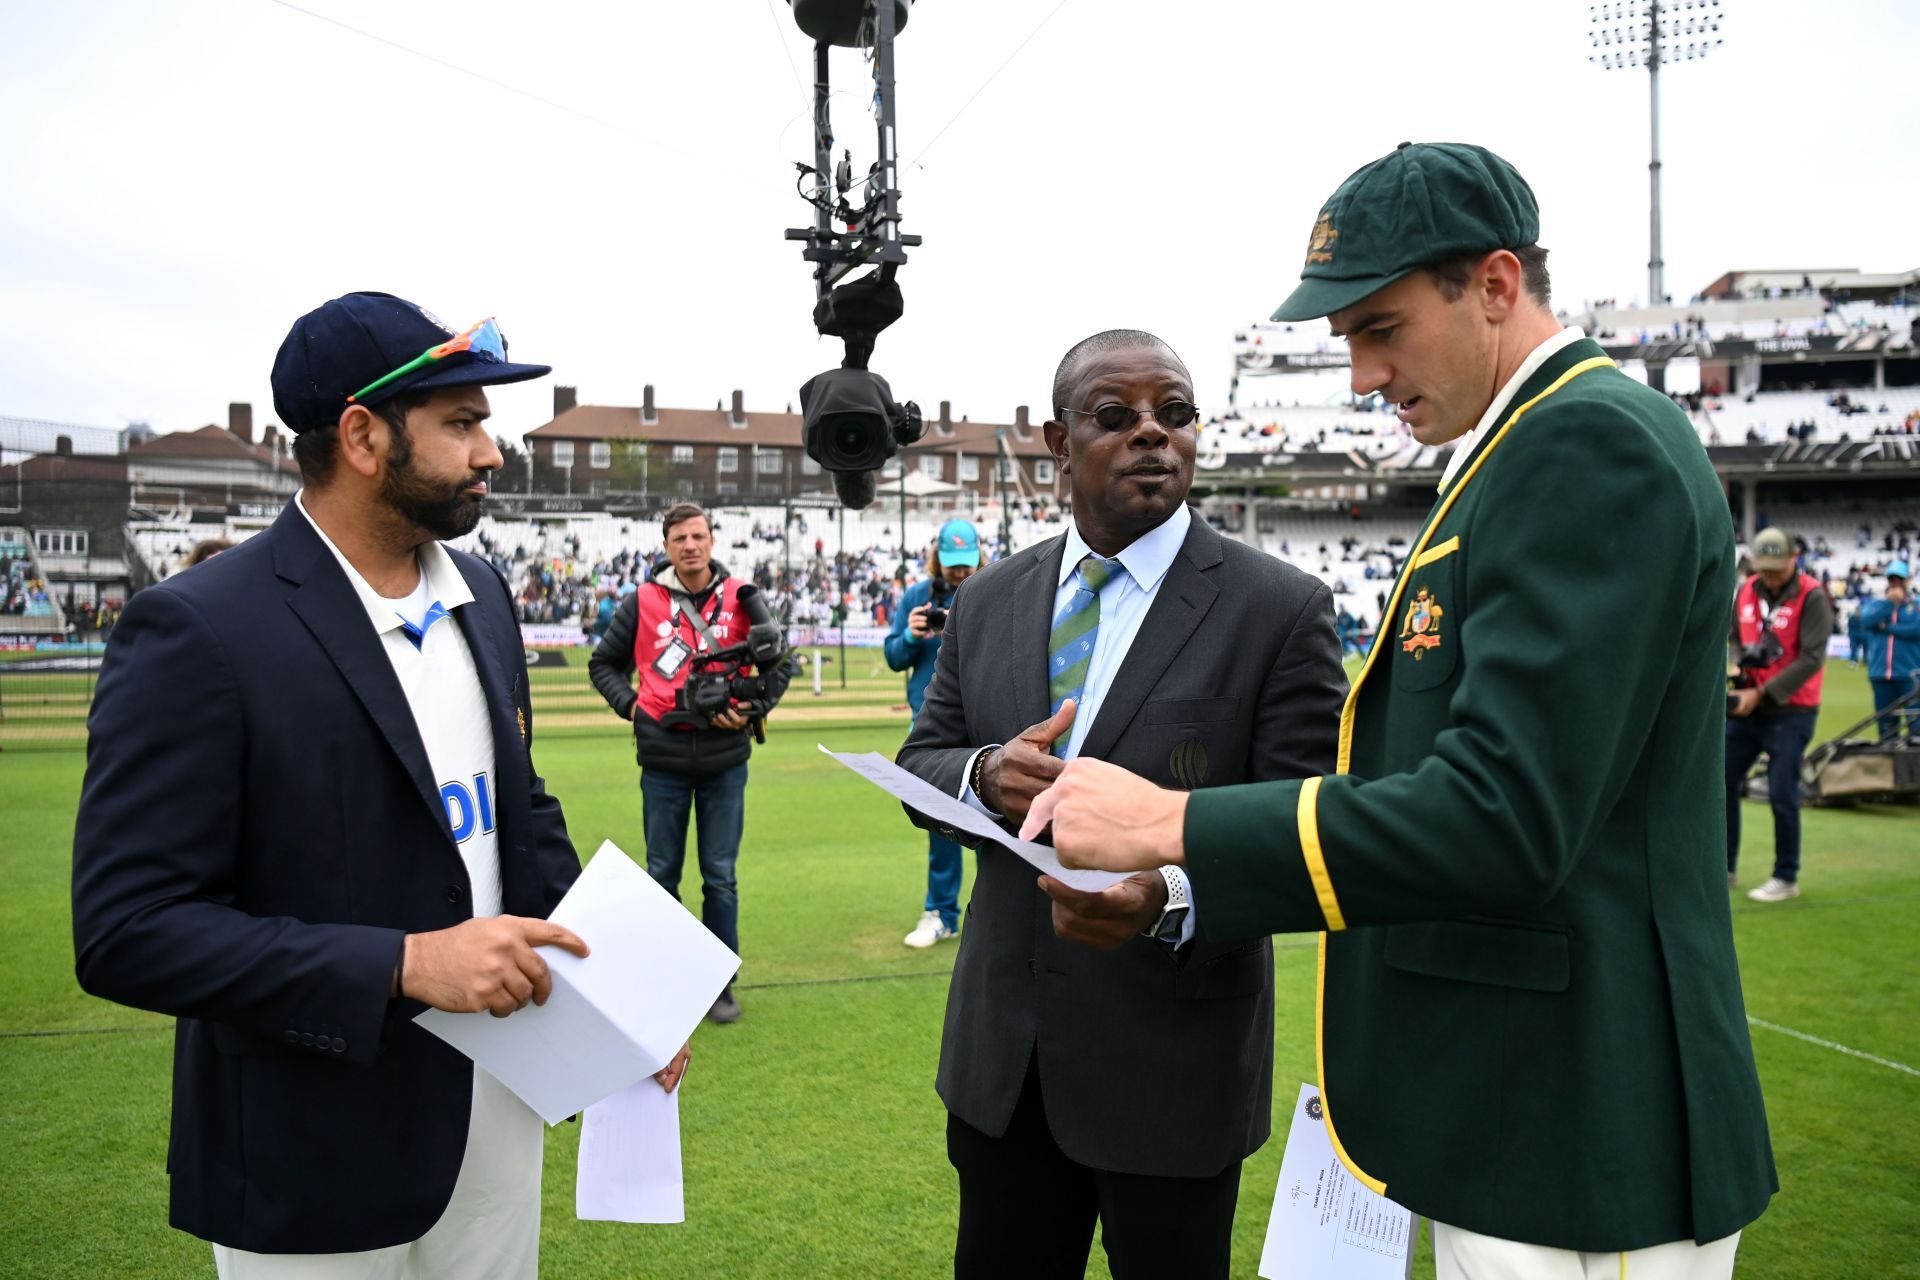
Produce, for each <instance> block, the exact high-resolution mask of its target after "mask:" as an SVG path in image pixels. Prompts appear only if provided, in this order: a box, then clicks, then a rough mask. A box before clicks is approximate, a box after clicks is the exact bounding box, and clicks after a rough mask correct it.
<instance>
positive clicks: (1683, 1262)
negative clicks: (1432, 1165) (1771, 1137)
mask: <svg viewBox="0 0 1920 1280" xmlns="http://www.w3.org/2000/svg"><path fill="white" fill-rule="evenodd" d="M1431 1225H1432V1228H1433V1273H1434V1277H1435V1280H1732V1276H1733V1255H1734V1251H1735V1250H1736V1249H1738V1248H1739V1247H1740V1233H1739V1232H1738V1231H1736V1232H1734V1233H1733V1234H1732V1235H1730V1236H1724V1237H1722V1238H1721V1239H1719V1240H1713V1241H1709V1242H1708V1243H1706V1244H1695V1243H1694V1242H1693V1241H1691V1240H1676V1241H1674V1242H1673V1243H1672V1244H1657V1245H1654V1246H1653V1247H1652V1248H1649V1249H1629V1250H1627V1251H1626V1252H1625V1253H1620V1252H1614V1253H1578V1252H1575V1251H1574V1250H1572V1249H1552V1248H1549V1247H1547V1246H1546V1245H1543V1244H1521V1243H1520V1242H1519V1241H1517V1240H1501V1239H1499V1238H1498V1237H1495V1236H1483V1235H1479V1234H1477V1233H1475V1232H1472V1231H1465V1230H1462V1229H1461V1228H1459V1227H1449V1226H1447V1225H1446V1224H1445V1223H1442V1222H1434V1223H1432V1224H1431Z"/></svg>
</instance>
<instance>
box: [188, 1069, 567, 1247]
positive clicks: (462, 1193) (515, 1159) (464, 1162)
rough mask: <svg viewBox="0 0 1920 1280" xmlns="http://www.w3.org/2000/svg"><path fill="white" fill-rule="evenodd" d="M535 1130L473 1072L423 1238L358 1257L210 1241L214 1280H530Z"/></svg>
mask: <svg viewBox="0 0 1920 1280" xmlns="http://www.w3.org/2000/svg"><path fill="white" fill-rule="evenodd" d="M545 1131H546V1126H545V1125H543V1124H541V1123H540V1117H539V1116H537V1115H535V1114H534V1113H533V1111H532V1110H531V1109H530V1108H529V1107H528V1106H527V1104H526V1103H524V1102H522V1101H520V1099H519V1098H517V1097H515V1096H514V1095H513V1094H512V1093H511V1092H509V1091H508V1089H507V1087H506V1086H505V1085H503V1084H501V1083H500V1082H499V1081H498V1080H495V1079H494V1078H493V1077H492V1076H490V1075H488V1074H487V1073H486V1072H485V1071H482V1070H481V1069H480V1068H478V1067H475V1068H474V1070H473V1113H472V1115H471V1116H470V1117H469V1119H468V1121H467V1150H466V1154H465V1155H463V1156H462V1157H461V1160H460V1176H459V1177H458V1178H456V1179H455V1180H454V1184H453V1199H451V1200H450V1201H448V1202H447V1211H446V1212H445V1213H443V1214H441V1215H440V1220H439V1221H438V1222H436V1223H434V1224H433V1227H432V1229H431V1230H429V1231H428V1232H427V1234H425V1235H423V1236H421V1237H420V1238H419V1239H418V1240H415V1241H414V1242H413V1243H411V1244H397V1245H393V1246H391V1247H390V1248H386V1249H368V1250H365V1251H363V1252H359V1253H248V1252H247V1251H246V1250H244V1249H229V1248H228V1247H227V1246H225V1245H220V1244H216V1245H215V1246H213V1265H214V1268H215V1269H216V1270H217V1271H218V1272H219V1274H220V1280H534V1278H535V1276H536V1275H537V1274H538V1273H539V1270H540V1159H541V1156H542V1154H543V1151H544V1141H545V1139H544V1138H543V1137H542V1135H543V1134H544V1133H545ZM341 1140H342V1141H345V1142H351V1141H352V1140H353V1135H352V1134H343V1135H341Z"/></svg>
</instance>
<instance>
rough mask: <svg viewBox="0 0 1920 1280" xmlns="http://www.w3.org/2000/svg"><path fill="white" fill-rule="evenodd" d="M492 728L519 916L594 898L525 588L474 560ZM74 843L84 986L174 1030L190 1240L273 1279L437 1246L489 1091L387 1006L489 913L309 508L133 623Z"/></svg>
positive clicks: (473, 630) (111, 685) (147, 596)
mask: <svg viewBox="0 0 1920 1280" xmlns="http://www.w3.org/2000/svg"><path fill="white" fill-rule="evenodd" d="M452 555H453V560H454V563H455V564H456V565H457V566H458V567H459V570H460V572H461V574H462V576H463V577H465V579H466V580H467V582H468V584H469V585H470V586H471V587H472V589H473V595H474V599H473V601H472V603H470V604H467V605H462V606H460V607H458V608H456V609H455V610H454V611H453V616H454V618H455V619H456V620H457V621H458V623H459V626H460V628H461V631H462V632H463V633H464V634H465V636H466V638H467V644H468V647H469V648H470V649H471V650H472V651H473V658H474V665H475V667H476V668H477V669H478V672H479V677H480V685H481V688H482V689H483V690H484V691H485V695H486V700H487V710H488V713H489V718H490V719H491V721H492V724H493V739H494V761H495V766H494V767H495V779H496V789H497V793H498V794H497V796H496V797H495V802H494V810H495V816H496V820H497V822H498V824H499V827H498V839H499V850H500V871H501V880H502V889H503V900H504V909H505V911H506V912H507V913H508V914H510V915H523V916H541V917H544V916H546V915H547V914H548V913H549V912H550V911H551V910H552V909H553V907H554V906H555V904H557V903H558V902H559V900H560V897H561V895H562V894H564V893H565V892H566V889H567V887H568V885H570V884H571V883H572V882H573V878H574V877H575V876H576V875H578V874H579V870H580V864H579V859H578V856H577V854H576V853H575V852H574V848H573V845H572V842H571V841H570V840H569V839H568V838H567V830H566V822H565V819H564V818H563V816H562V815H561V812H560V805H559V802H558V801H556V800H555V799H554V798H553V797H551V796H549V795H547V793H546V789H545V786H544V784H543V783H542V782H541V780H540V778H539V776H538V775H537V774H536V773H535V772H534V770H533V761H532V757H531V755H530V752H529V745H530V743H531V741H532V735H531V732H530V731H531V727H532V707H531V705H530V703H529V699H528V692H527V673H526V661H525V650H524V649H523V648H522V646H521V642H520V632H519V627H518V626H517V625H516V624H515V622H514V618H513V613H512V609H511V607H510V599H509V595H508V591H507V588H506V584H505V583H504V582H503V581H502V580H501V578H500V576H499V575H498V574H497V573H495V572H494V571H493V569H492V568H491V567H490V566H488V565H487V564H486V563H485V562H484V561H481V560H478V559H475V558H474V557H472V556H469V555H465V554H462V553H460V552H452ZM87 728H88V742H87V774H86V782H85V785H84V788H83V790H82V792H81V796H80V812H79V817H78V820H77V822H76V826H75V830H74V848H73V933H74V951H75V955H76V961H77V963H76V968H77V972H78V975H79V979H80V985H81V986H82V987H84V988H85V989H86V990H87V991H89V992H91V993H92V994H94V995H97V996H102V997H104V998H106V999H109V1000H113V1001H117V1002H119V1003H121V1004H127V1005H132V1006H134V1007H136V1008H141V1009H152V1010H155V1011H156V1012H160V1013H167V1014H172V1015H174V1016H175V1017H177V1018H178V1019H179V1023H178V1026H177V1030H176V1033H175V1039H174V1071H173V1130H172V1140H171V1143H170V1145H169V1149H168V1154H167V1170H168V1173H169V1175H170V1176H171V1178H172V1184H173V1196H172V1210H171V1215H170V1216H171V1221H172V1223H173V1225H174V1226H176V1227H178V1228H180V1229H181V1230H184V1231H190V1232H192V1233H193V1234H194V1235H197V1236H202V1237H204V1238H206V1239H209V1240H213V1241H215V1242H217V1243H220V1244H225V1245H230V1246H233V1247H236V1248H241V1249H248V1250H254V1251H258V1252H269V1253H330V1252H348V1251H357V1250H363V1249H375V1248H381V1247H384V1246H388V1245H393V1244H399V1243H403V1242H405V1241H409V1240H414V1239H418V1238H419V1237H420V1236H421V1235H423V1234H425V1233H426V1231H427V1230H428V1229H429V1228H431V1227H432V1226H433V1224H434V1223H435V1222H436V1221H437V1220H438V1219H439V1217H440V1215H441V1214H442V1213H443V1212H444V1211H445V1209H446V1206H447V1202H448V1200H449V1199H450V1198H451V1197H452V1194H453V1185H454V1179H455V1177H456V1176H457V1175H458V1173H459V1171H460V1163H461V1157H462V1153H463V1151H464V1149H465V1144H466V1131H467V1118H468V1112H469V1107H470V1090H471V1085H472V1067H471V1064H470V1063H469V1062H468V1060H467V1059H466V1058H465V1057H463V1056H462V1055H461V1054H459V1053H458V1052H456V1051H455V1050H454V1049H452V1048H450V1047H449V1046H447V1045H446V1044H445V1043H444V1042H442V1041H440V1040H438V1039H436V1038H435V1037H433V1036H431V1035H429V1034H428V1033H427V1032H425V1031H423V1030H421V1029H420V1028H419V1027H417V1026H415V1025H414V1024H413V1022H412V1018H413V1016H414V1015H415V1014H417V1013H418V1012H420V1010H421V1008H422V1007H423V1006H421V1005H420V1004H417V1003H415V1002H413V1001H411V1000H390V999H389V998H388V991H389V989H390V985H391V981H392V976H393V971H394V965H395V963H396V962H397V961H398V959H399V956H400V952H401V947H402V938H403V936H404V934H405V933H408V932H422V931H427V930H434V929H444V928H448V927H450V926H453V925H456V924H458V923H460V922H461V921H462V920H465V919H467V918H469V916H470V915H471V914H472V893H471V890H470V888H469V884H468V879H467V873H466V867H465V864H464V863H463V862H462V861H461V858H460V853H459V849H458V848H457V846H456V845H455V843H454V840H453V834H452V832H451V830H450V828H449V826H448V823H447V816H446V810H445V807H444V805H443V803H442V801H441V797H440V788H439V785H438V783H437V782H436V780H435V779H434V776H433V773H432V770H431V768H430V767H429V765H428V762H427V753H426V748H425V746H424V745H423V744H422V742H421V739H420V734H419V731H418V730H417V729H416V728H415V726H414V722H413V716H412V713H411V711H410V710H409V708H408V705H407V701H406V696H405V694H404V693H403V692H402V691H401V688H400V682H399V680H398V678H397V677H396V676H395V675H394V672H393V667H392V664H391V663H390V662H389V660H388V658H387V656H386V653H385V651H384V649H383V648H382V644H381V640H380V638H379V636H378V635H377V634H376V633H375V631H374V630H373V628H372V627H371V626H370V625H369V624H368V621H367V615H366V610H365V608H364V606H363V605H362V604H361V602H360V598H359V596H358V595H357V594H356V593H355V591H354V589H353V586H352V584H351V583H350V582H349V581H348V579H347V576H346V574H345V573H344V572H343V571H342V570H341V568H340V565H339V563H338V561H336V560H335V559H334V557H333V554H332V553H331V552H330V551H328V549H327V547H326V544H325V543H323V542H322V541H321V540H320V539H319V537H318V536H317V535H316V534H315V533H314V531H313V529H312V527H311V526H310V525H309V524H308V523H307V521H306V519H305V518H304V517H303V516H302V515H301V514H300V512H299V511H298V510H297V509H296V508H295V507H294V506H293V505H292V504H291V503H290V504H289V505H288V506H287V508H286V510H284V511H283V512H281V514H280V517H279V519H278V520H276V521H275V522H274V525H273V527H272V528H271V529H269V530H268V531H267V532H265V533H263V534H260V535H259V536H257V537H255V538H253V539H251V540H249V541H248V542H245V543H243V544H241V545H240V546H238V547H236V548H234V549H233V550H231V551H227V552H224V553H222V554H221V555H220V556H218V557H216V558H215V559H213V560H210V561H207V562H206V563H204V564H202V565H199V566H197V567H195V568H194V569H193V570H192V571H191V572H186V573H182V574H180V575H178V576H176V577H174V578H173V579H171V580H170V581H168V582H165V583H163V584H161V585H159V586H156V587H152V588H150V589H148V590H145V591H142V592H140V593H139V594H138V595H136V596H134V597H133V599H132V600H130V601H129V602H128V604H127V609H126V612H125V614H124V615H123V616H122V617H121V619H120V623H119V625H118V626H116V627H115V628H114V630H113V633H112V636H111V638H110V639H109V641H108V644H107V653H106V659H105V662H104V665H103V666H102V668H101V674H100V684H99V688H98V690H97V691H96V693H95V695H94V701H93V709H92V712H91V714H90V716H89V718H88V722H87Z"/></svg>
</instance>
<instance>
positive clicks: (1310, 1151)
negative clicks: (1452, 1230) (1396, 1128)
mask: <svg viewBox="0 0 1920 1280" xmlns="http://www.w3.org/2000/svg"><path fill="white" fill-rule="evenodd" d="M1413 1231H1414V1225H1413V1214H1412V1213H1411V1212H1409V1211H1408V1210H1406V1209H1402V1208H1401V1207H1400V1206H1399V1205H1397V1204H1395V1203H1394V1202H1393V1201H1391V1200H1389V1199H1387V1198H1386V1197H1385V1196H1382V1195H1376V1194H1374V1193H1373V1192H1372V1191H1369V1190H1368V1189H1367V1188H1366V1187H1363V1186H1361V1185H1360V1183H1359V1182H1357V1181H1356V1180H1355V1179H1354V1177H1353V1175H1352V1174H1350V1173H1348V1172H1347V1168H1346V1166H1345V1165H1343V1164H1341V1163H1340V1157H1339V1156H1337V1155H1335V1154H1334V1153H1333V1142H1332V1140H1331V1139H1329V1138H1328V1137H1327V1124H1326V1121H1325V1120H1324V1119H1322V1118H1321V1108H1320V1090H1319V1088H1318V1087H1317V1086H1315V1085H1310V1084H1303V1085H1301V1086H1300V1096H1299V1098H1297V1099H1295V1101H1294V1104H1293V1123H1292V1124H1291V1125H1289V1126H1288V1128H1287V1150H1286V1154H1285V1155H1283V1156H1281V1157H1280V1182H1279V1185H1278V1186H1276V1187H1275V1188H1274V1192H1273V1213H1272V1216H1270V1217H1269V1218H1268V1219H1267V1243H1266V1247H1265V1248H1264V1249H1262V1250H1261V1251H1260V1274H1261V1275H1263V1276H1265V1277H1267V1280H1406V1277H1407V1275H1408V1274H1409V1273H1410V1272H1411V1270H1412V1268H1413Z"/></svg>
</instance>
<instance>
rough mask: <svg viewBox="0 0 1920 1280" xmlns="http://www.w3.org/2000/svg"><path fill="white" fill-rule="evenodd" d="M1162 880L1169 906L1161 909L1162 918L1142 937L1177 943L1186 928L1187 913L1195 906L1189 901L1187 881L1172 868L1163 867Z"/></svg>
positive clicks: (1161, 869)
mask: <svg viewBox="0 0 1920 1280" xmlns="http://www.w3.org/2000/svg"><path fill="white" fill-rule="evenodd" d="M1160 878H1161V879H1162V880H1164V881H1166V884H1167V905H1166V906H1165V907H1163V908H1161V910H1160V918H1159V919H1158V920H1155V921H1154V922H1153V923H1152V924H1151V925H1149V926H1148V927H1147V929H1146V931H1145V932H1144V933H1143V934H1142V935H1141V936H1142V937H1147V938H1152V939H1154V940H1155V941H1158V942H1177V941H1179V938H1180V931H1181V930H1182V929H1183V928H1185V927H1186V924H1187V913H1188V912H1189V911H1192V910H1193V904H1192V903H1191V902H1188V901H1187V879H1186V877H1185V876H1183V875H1181V874H1180V873H1179V872H1177V871H1175V870H1174V869H1173V868H1172V867H1161V868H1160Z"/></svg>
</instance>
